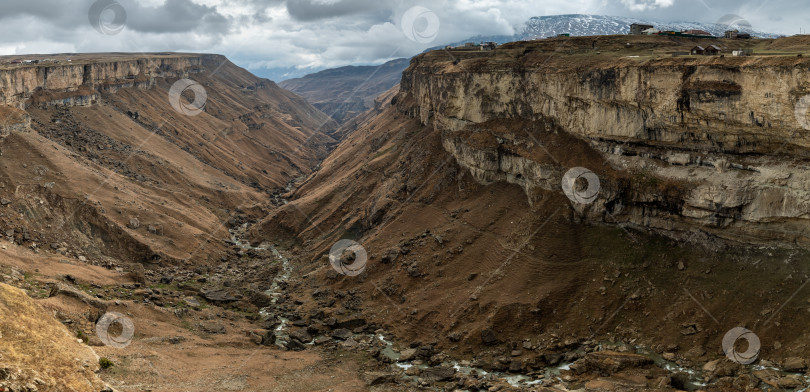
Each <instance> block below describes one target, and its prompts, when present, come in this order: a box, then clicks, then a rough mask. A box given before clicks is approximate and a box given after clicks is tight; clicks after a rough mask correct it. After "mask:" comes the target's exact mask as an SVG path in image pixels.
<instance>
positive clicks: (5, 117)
mask: <svg viewBox="0 0 810 392" xmlns="http://www.w3.org/2000/svg"><path fill="white" fill-rule="evenodd" d="M30 129H31V116H29V115H28V114H27V113H25V112H24V111H22V110H20V109H17V108H12V107H8V106H0V139H2V138H5V137H6V136H8V135H9V134H11V132H27V131H28V130H30Z"/></svg>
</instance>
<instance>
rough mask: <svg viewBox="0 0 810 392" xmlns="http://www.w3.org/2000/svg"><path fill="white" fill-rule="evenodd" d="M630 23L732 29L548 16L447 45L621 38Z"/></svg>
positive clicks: (718, 30) (716, 26) (719, 28)
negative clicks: (508, 32)
mask: <svg viewBox="0 0 810 392" xmlns="http://www.w3.org/2000/svg"><path fill="white" fill-rule="evenodd" d="M740 22H741V23H739V24H741V25H742V26H740V27H734V28H736V29H738V30H740V31H742V32H746V33H750V34H751V35H753V36H756V37H761V38H777V37H779V35H778V34H772V33H766V32H762V31H757V30H755V29H751V28H747V26H745V22H744V21H740ZM633 23H640V24H649V25H653V26H655V28H657V29H659V30H673V31H682V30H704V31H707V32H709V33H712V35H715V36H720V37H722V36H723V33H724V32H725V31H726V30H729V29H732V28H731V27H729V24H727V23H702V22H673V21H662V20H656V19H637V18H627V17H622V16H608V15H583V14H568V15H549V16H535V17H532V18H530V19H529V20H528V21H526V24H525V25H524V26H523V30H522V31H520V32H519V33H516V34H514V35H491V36H485V35H478V36H474V37H470V38H468V39H466V40H463V41H458V42H454V43H452V44H451V45H453V46H457V45H461V44H463V43H465V42H481V41H485V42H486V41H492V42H497V43H499V44H502V43H506V42H513V41H525V40H530V39H535V38H547V37H556V36H557V35H558V34H571V36H591V35H622V34H629V33H630V25H631V24H633Z"/></svg>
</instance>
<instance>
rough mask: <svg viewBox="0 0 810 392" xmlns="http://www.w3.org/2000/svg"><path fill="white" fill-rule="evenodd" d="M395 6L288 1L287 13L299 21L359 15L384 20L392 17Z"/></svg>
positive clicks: (370, 1) (373, 1) (364, 0)
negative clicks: (386, 17) (378, 16)
mask: <svg viewBox="0 0 810 392" xmlns="http://www.w3.org/2000/svg"><path fill="white" fill-rule="evenodd" d="M393 5H394V2H393V1H391V0H340V1H336V2H330V3H324V2H323V1H318V0H287V11H288V12H289V13H290V16H292V17H293V18H294V19H295V20H299V21H314V20H318V19H327V18H335V17H340V16H347V15H358V14H366V15H374V14H376V15H380V16H382V17H383V18H384V17H385V16H384V15H390V10H391V9H392V8H393ZM381 11H383V12H381ZM381 19H382V18H381Z"/></svg>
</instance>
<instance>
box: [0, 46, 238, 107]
mask: <svg viewBox="0 0 810 392" xmlns="http://www.w3.org/2000/svg"><path fill="white" fill-rule="evenodd" d="M26 58H27V59H29V58H30V60H31V61H38V63H33V64H24V65H23V64H20V65H11V66H9V65H8V64H6V66H4V67H3V68H0V103H2V104H5V105H8V106H15V107H19V108H25V107H27V106H30V105H31V104H40V105H46V106H47V104H53V105H58V104H62V105H68V106H73V105H88V104H91V103H92V102H95V101H96V100H97V99H98V92H99V91H104V92H115V91H117V90H118V89H119V88H122V87H137V88H143V89H149V88H152V87H154V85H155V80H156V78H184V77H188V76H189V75H190V74H194V73H199V72H201V71H202V70H203V69H205V63H212V64H213V63H217V62H218V63H223V62H224V61H227V60H226V59H225V57H224V56H220V55H197V54H188V55H186V54H174V53H170V54H144V55H142V56H132V55H124V54H119V55H116V54H104V55H77V56H67V55H58V56H48V57H47V58H46V57H43V56H29V57H26Z"/></svg>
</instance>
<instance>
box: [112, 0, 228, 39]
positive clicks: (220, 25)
mask: <svg viewBox="0 0 810 392" xmlns="http://www.w3.org/2000/svg"><path fill="white" fill-rule="evenodd" d="M119 3H121V5H122V6H124V8H125V9H126V10H127V15H128V18H127V28H129V29H132V30H135V31H142V32H146V33H176V32H184V31H194V30H196V29H199V28H203V29H205V30H207V31H208V32H209V33H225V32H227V30H228V24H229V23H228V19H227V18H225V17H224V16H223V15H221V14H219V13H218V12H217V9H216V8H214V7H207V6H204V5H199V4H194V3H192V2H191V1H190V0H167V1H166V3H165V4H163V5H162V6H160V7H156V8H151V7H149V8H147V7H143V6H140V5H139V4H138V3H137V2H136V1H132V0H129V1H119Z"/></svg>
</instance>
